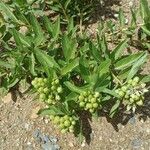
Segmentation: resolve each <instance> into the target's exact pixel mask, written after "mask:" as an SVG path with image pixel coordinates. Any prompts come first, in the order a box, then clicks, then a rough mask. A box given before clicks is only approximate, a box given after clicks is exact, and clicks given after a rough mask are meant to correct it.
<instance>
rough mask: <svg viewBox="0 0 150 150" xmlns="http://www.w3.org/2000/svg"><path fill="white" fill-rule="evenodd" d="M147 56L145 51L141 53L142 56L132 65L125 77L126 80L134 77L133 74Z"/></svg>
mask: <svg viewBox="0 0 150 150" xmlns="http://www.w3.org/2000/svg"><path fill="white" fill-rule="evenodd" d="M146 58H147V53H145V54H143V56H141V57H140V58H139V59H138V60H137V61H136V62H135V63H134V65H133V66H132V68H131V70H130V72H129V74H128V77H127V81H128V80H130V79H132V78H133V77H134V75H135V74H136V73H137V72H138V70H139V69H140V67H141V65H143V64H144V63H145V61H146Z"/></svg>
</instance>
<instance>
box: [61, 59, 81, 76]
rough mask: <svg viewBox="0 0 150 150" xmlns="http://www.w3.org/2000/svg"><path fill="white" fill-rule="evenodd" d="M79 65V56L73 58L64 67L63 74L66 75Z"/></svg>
mask: <svg viewBox="0 0 150 150" xmlns="http://www.w3.org/2000/svg"><path fill="white" fill-rule="evenodd" d="M78 65H79V58H76V59H74V60H72V61H71V62H70V63H69V64H67V65H66V66H65V67H64V68H62V70H61V75H62V76H63V75H66V74H67V73H69V72H71V71H72V70H73V69H74V68H76V67H77V66H78Z"/></svg>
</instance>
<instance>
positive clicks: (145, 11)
mask: <svg viewBox="0 0 150 150" xmlns="http://www.w3.org/2000/svg"><path fill="white" fill-rule="evenodd" d="M140 13H141V16H142V18H143V20H144V22H145V23H146V24H149V23H150V8H149V4H148V1H147V0H140Z"/></svg>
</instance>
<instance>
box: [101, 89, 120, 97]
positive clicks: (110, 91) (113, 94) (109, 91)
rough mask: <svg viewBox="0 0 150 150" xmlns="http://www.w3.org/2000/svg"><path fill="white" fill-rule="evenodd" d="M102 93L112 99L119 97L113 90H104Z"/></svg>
mask: <svg viewBox="0 0 150 150" xmlns="http://www.w3.org/2000/svg"><path fill="white" fill-rule="evenodd" d="M102 92H103V93H107V94H109V95H111V96H113V97H117V98H119V95H118V94H117V93H116V92H115V91H114V90H110V89H107V88H105V89H104V90H103V91H102Z"/></svg>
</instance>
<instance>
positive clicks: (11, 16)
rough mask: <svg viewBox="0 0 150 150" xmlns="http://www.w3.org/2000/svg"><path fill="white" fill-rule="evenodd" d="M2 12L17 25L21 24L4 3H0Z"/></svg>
mask: <svg viewBox="0 0 150 150" xmlns="http://www.w3.org/2000/svg"><path fill="white" fill-rule="evenodd" d="M0 10H1V11H2V13H4V15H5V16H6V17H8V18H10V19H11V20H12V21H13V22H15V23H17V24H21V22H20V21H19V20H18V19H17V18H16V16H15V15H14V14H13V13H12V11H11V10H10V8H9V6H8V5H7V4H5V3H3V2H0Z"/></svg>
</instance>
